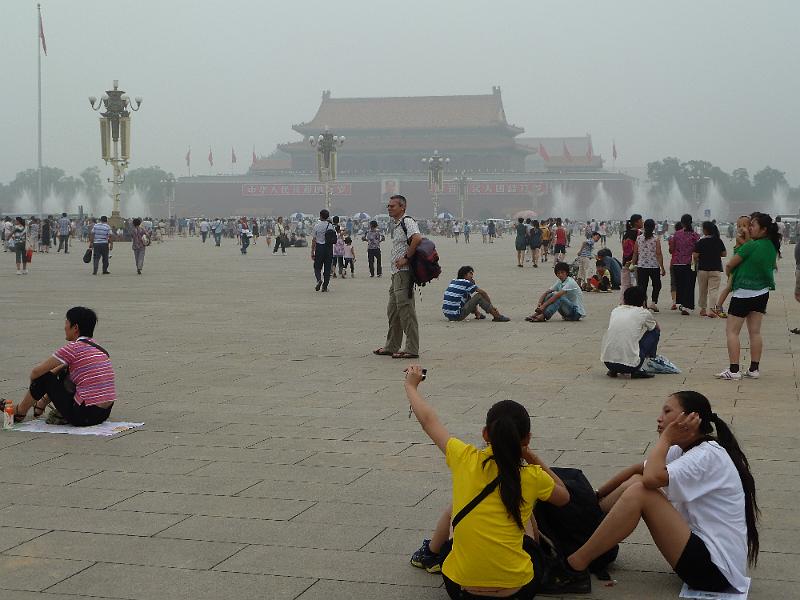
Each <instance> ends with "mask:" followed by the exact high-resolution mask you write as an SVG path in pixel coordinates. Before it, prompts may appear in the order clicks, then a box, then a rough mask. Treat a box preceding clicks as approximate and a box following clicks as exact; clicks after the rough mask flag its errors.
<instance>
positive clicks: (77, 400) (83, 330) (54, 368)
mask: <svg viewBox="0 0 800 600" xmlns="http://www.w3.org/2000/svg"><path fill="white" fill-rule="evenodd" d="M96 324H97V314H95V312H94V311H93V310H92V309H91V308H86V307H84V306H74V307H73V308H70V309H69V310H68V311H67V315H66V321H65V322H64V333H65V337H66V340H67V342H69V343H68V344H66V345H65V346H62V347H61V348H59V349H58V350H56V351H55V352H54V353H53V355H52V356H51V357H50V358H48V359H47V360H45V361H44V362H42V363H41V364H40V365H37V366H36V367H34V368H33V371H31V383H30V387H29V389H28V393H27V394H25V398H24V399H23V400H22V402H20V403H19V404H18V405H17V406H16V408H15V411H14V420H15V421H22V420H23V419H24V418H25V416H26V415H27V414H28V411H29V410H30V409H31V407H32V406H33V416H34V417H39V416H41V415H42V413H44V411H45V409H46V408H47V405H48V404H49V403H52V404H53V406H55V408H56V410H58V412H59V413H60V415H61V417H62V418H63V419H64V420H65V421H67V422H68V423H69V424H70V425H74V426H76V427H87V426H90V425H97V424H99V423H102V422H103V421H105V420H106V419H108V417H109V415H110V414H111V407H112V406H113V405H114V400H116V397H117V396H116V386H115V383H114V368H113V367H112V365H111V360H110V358H109V356H108V353H107V352H106V351H105V349H103V347H102V346H100V345H99V344H98V343H97V342H95V341H94V340H93V339H92V336H93V335H94V328H95V325H96ZM64 369H66V370H67V372H66V377H59V373H60V372H62V371H63V370H64ZM34 403H35V404H34Z"/></svg>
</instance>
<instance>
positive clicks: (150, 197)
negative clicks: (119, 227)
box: [0, 166, 172, 213]
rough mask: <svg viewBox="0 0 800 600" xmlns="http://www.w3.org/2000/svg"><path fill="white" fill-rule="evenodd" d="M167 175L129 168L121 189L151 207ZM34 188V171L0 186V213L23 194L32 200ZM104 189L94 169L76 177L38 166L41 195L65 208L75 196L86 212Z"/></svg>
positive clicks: (158, 169) (156, 170) (161, 198)
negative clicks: (136, 193) (134, 193)
mask: <svg viewBox="0 0 800 600" xmlns="http://www.w3.org/2000/svg"><path fill="white" fill-rule="evenodd" d="M171 176H172V173H168V172H167V171H164V169H162V168H161V167H157V166H154V167H140V168H138V169H131V170H130V171H128V172H127V173H126V174H125V182H124V183H123V184H122V189H123V190H126V191H131V190H133V189H134V188H136V189H137V190H138V191H139V192H140V193H141V194H143V195H144V197H145V199H146V200H147V201H148V203H150V204H151V205H153V204H154V203H156V202H159V203H160V202H163V201H164V198H165V194H166V190H165V187H164V184H162V183H161V181H162V180H163V179H165V178H168V177H171ZM37 189H38V171H37V169H28V170H26V171H21V172H19V173H17V176H16V177H15V178H14V179H13V180H12V181H11V182H9V183H7V184H2V183H0V212H3V213H5V212H11V211H12V210H13V208H14V204H15V202H16V201H17V199H18V198H20V197H21V196H23V195H24V194H26V193H27V194H29V195H30V197H31V198H35V197H36V193H37ZM107 189H108V188H107V185H106V184H105V181H104V177H103V175H101V173H100V169H99V168H98V167H88V168H86V169H84V170H83V171H81V172H80V174H79V175H78V176H77V177H73V176H71V175H67V174H66V173H65V172H64V170H63V169H59V168H57V167H42V194H43V195H44V196H45V197H47V196H48V195H50V194H51V193H52V194H56V195H57V196H59V197H60V198H61V199H63V200H64V203H65V205H68V204H70V202H71V201H72V200H73V199H74V198H75V196H80V197H81V198H84V199H86V200H87V201H88V202H89V204H90V206H85V207H84V210H85V211H86V212H89V211H90V207H91V206H92V205H95V203H96V202H97V201H98V200H99V199H100V198H102V197H104V196H106V195H107V194H108V192H107Z"/></svg>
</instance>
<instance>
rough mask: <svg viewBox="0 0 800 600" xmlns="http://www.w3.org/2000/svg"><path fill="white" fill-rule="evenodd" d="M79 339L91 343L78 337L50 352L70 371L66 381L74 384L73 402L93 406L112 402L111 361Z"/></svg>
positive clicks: (113, 388) (112, 378)
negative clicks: (68, 379)
mask: <svg viewBox="0 0 800 600" xmlns="http://www.w3.org/2000/svg"><path fill="white" fill-rule="evenodd" d="M81 340H89V341H92V342H93V341H94V340H93V339H91V338H87V337H79V338H78V339H77V340H76V341H74V342H70V343H69V344H67V345H66V346H62V347H61V348H59V349H58V350H56V351H55V352H54V353H53V357H54V358H55V359H56V360H58V361H60V362H61V363H63V364H65V365H66V366H67V368H68V369H69V378H70V379H71V380H72V382H73V383H74V384H75V403H76V404H85V405H87V406H92V405H94V404H102V403H103V402H113V401H114V400H116V397H117V392H116V388H115V386H114V369H113V368H112V366H111V360H110V359H109V358H108V356H106V355H105V354H104V353H103V352H102V351H100V350H98V349H97V348H95V347H94V346H91V345H89V344H85V343H83V342H82V341H81Z"/></svg>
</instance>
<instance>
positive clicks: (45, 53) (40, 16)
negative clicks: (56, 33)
mask: <svg viewBox="0 0 800 600" xmlns="http://www.w3.org/2000/svg"><path fill="white" fill-rule="evenodd" d="M39 38H40V39H41V40H42V50H44V55H45V56H47V42H46V41H45V39H44V25H42V10H41V9H39Z"/></svg>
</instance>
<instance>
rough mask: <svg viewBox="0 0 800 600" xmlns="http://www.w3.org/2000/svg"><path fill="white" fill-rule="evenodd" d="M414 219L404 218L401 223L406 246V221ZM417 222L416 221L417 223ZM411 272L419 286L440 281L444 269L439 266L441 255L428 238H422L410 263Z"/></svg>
mask: <svg viewBox="0 0 800 600" xmlns="http://www.w3.org/2000/svg"><path fill="white" fill-rule="evenodd" d="M406 219H411V220H412V221H414V218H413V217H403V219H402V220H401V221H400V227H402V228H403V233H404V234H405V236H406V244H407V243H408V229H406V224H405V220H406ZM415 222H416V221H415ZM408 262H409V267H410V271H411V278H412V279H413V280H414V283H415V284H417V285H418V286H424V285H425V284H426V283H428V282H430V281H433V280H434V279H438V278H439V275H441V274H442V268H441V267H440V266H439V253H438V252H437V251H436V244H434V243H433V242H432V241H431V240H429V239H428V238H425V237H424V238H422V240H421V241H420V243H419V244H417V250H416V252H415V253H414V256H412V257H411V259H410V260H409V261H408Z"/></svg>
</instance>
